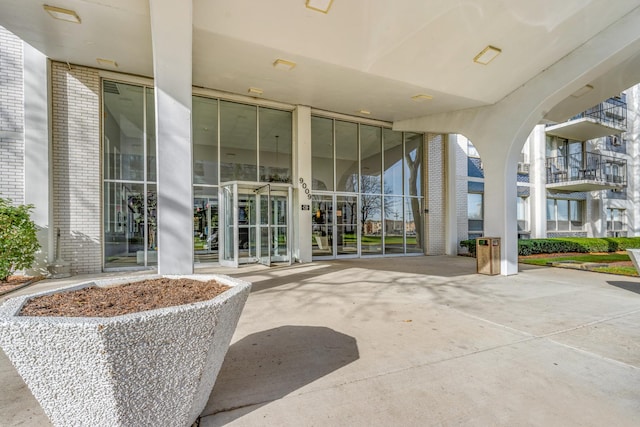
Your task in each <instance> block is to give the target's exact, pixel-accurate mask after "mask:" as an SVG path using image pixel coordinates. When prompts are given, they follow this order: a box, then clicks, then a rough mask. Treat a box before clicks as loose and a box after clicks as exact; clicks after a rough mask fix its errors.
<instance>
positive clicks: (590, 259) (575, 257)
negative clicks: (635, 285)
mask: <svg viewBox="0 0 640 427" xmlns="http://www.w3.org/2000/svg"><path fill="white" fill-rule="evenodd" d="M518 261H519V262H521V263H523V264H530V265H542V266H551V267H562V268H574V269H579V270H588V271H595V272H598V273H609V274H619V275H623V276H638V272H637V271H636V269H635V267H634V266H633V263H632V262H631V260H630V259H629V255H627V253H625V252H613V253H607V252H599V253H591V254H585V253H580V252H574V253H556V254H536V255H527V256H520V257H519V258H518Z"/></svg>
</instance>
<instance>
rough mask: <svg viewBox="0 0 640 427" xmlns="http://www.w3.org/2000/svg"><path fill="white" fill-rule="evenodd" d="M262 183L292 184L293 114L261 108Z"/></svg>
mask: <svg viewBox="0 0 640 427" xmlns="http://www.w3.org/2000/svg"><path fill="white" fill-rule="evenodd" d="M259 113H260V115H259V120H260V181H262V182H291V141H292V137H291V117H292V116H291V112H290V111H281V110H272V109H270V108H260V110H259Z"/></svg>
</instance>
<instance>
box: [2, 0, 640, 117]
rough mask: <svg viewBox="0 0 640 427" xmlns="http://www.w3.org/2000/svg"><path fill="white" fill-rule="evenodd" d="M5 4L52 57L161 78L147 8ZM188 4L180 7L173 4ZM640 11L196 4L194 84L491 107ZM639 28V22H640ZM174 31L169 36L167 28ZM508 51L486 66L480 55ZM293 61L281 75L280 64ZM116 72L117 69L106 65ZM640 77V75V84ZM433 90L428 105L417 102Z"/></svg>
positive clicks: (370, 1)
mask: <svg viewBox="0 0 640 427" xmlns="http://www.w3.org/2000/svg"><path fill="white" fill-rule="evenodd" d="M49 4H51V5H53V6H58V7H63V8H66V9H71V10H74V11H75V12H76V13H77V14H78V15H79V16H80V18H81V20H82V23H81V24H73V23H68V22H64V21H59V20H54V19H52V18H51V17H50V16H49V15H48V14H47V13H46V12H45V11H44V9H43V8H42V3H41V2H36V1H32V0H2V1H0V25H1V26H3V27H5V28H7V29H9V30H10V31H12V32H13V33H15V34H17V35H18V36H20V37H21V38H22V39H23V40H25V41H26V42H28V43H29V44H31V45H32V46H34V47H35V48H37V49H39V50H40V51H42V52H44V53H45V54H46V55H47V56H48V57H50V58H52V59H54V60H60V61H68V62H69V63H72V64H79V65H86V66H91V67H96V68H100V66H99V65H98V64H97V62H96V58H107V59H112V60H114V61H116V62H117V63H118V68H117V70H118V71H120V72H125V73H131V74H136V75H142V76H149V77H152V76H153V64H152V51H151V28H150V19H149V3H148V1H147V0H51V2H50V3H49ZM175 4H176V7H180V4H181V2H180V1H176V2H175ZM639 6H640V0H614V1H611V0H562V1H559V0H536V1H531V0H398V1H394V2H392V1H389V0H334V2H333V6H332V8H331V10H330V11H329V13H328V14H326V15H325V14H322V13H319V12H315V11H312V10H310V9H307V8H306V7H305V0H269V1H256V0H226V1H225V0H194V1H193V9H194V11H193V84H194V85H196V86H202V87H207V88H212V89H217V90H223V91H228V92H233V93H239V94H247V90H248V88H249V87H258V88H261V89H262V90H263V91H264V94H263V97H264V98H266V99H271V100H276V101H282V102H286V103H291V104H302V105H310V106H313V107H316V108H320V109H326V110H329V111H336V112H341V113H345V114H356V112H357V111H358V110H361V109H364V110H368V111H371V116H370V117H372V118H377V119H382V120H388V121H395V120H401V119H407V118H411V117H418V116H424V115H427V114H433V113H439V112H446V111H454V110H460V109H466V108H473V107H478V106H483V105H490V104H493V103H496V102H498V101H500V100H501V99H502V98H504V97H505V96H507V95H508V94H509V93H511V92H513V91H514V90H516V89H517V88H518V87H520V86H522V85H523V84H524V83H526V82H527V81H529V80H530V79H532V78H533V77H534V76H536V75H537V74H539V73H541V72H544V70H545V69H547V68H548V67H549V66H551V65H552V64H554V63H556V62H557V61H561V60H563V58H565V57H566V56H567V55H568V54H569V53H570V52H572V51H573V50H574V49H576V48H578V47H579V46H581V45H582V44H584V43H585V42H586V41H588V40H589V39H591V38H592V37H594V36H596V35H597V34H598V33H599V32H600V31H602V30H604V29H605V28H607V27H608V26H610V25H615V23H616V21H618V20H619V19H621V18H622V17H624V16H625V15H626V14H628V13H630V12H631V11H632V10H634V9H636V8H638V7H639ZM639 25H640V23H639ZM166 30H167V31H171V29H170V28H168V29H166ZM487 45H493V46H497V47H499V48H500V49H502V54H501V55H499V56H498V57H497V58H496V59H495V60H494V61H493V62H492V63H490V64H489V65H486V66H484V65H479V64H476V63H474V62H473V58H474V56H475V55H476V54H478V53H479V52H480V51H481V50H482V49H484V48H485V47H486V46H487ZM277 58H282V59H286V60H291V61H295V62H296V63H297V66H296V67H295V68H294V69H293V70H292V71H281V70H277V69H275V68H274V67H273V66H272V63H273V62H274V61H275V60H276V59H277ZM107 69H109V68H107ZM639 80H640V79H639ZM420 93H426V94H429V95H432V96H433V99H432V100H430V101H424V102H416V101H413V100H412V99H411V97H412V96H414V95H417V94H420Z"/></svg>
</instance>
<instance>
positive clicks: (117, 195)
mask: <svg viewBox="0 0 640 427" xmlns="http://www.w3.org/2000/svg"><path fill="white" fill-rule="evenodd" d="M148 187H149V191H148V193H147V196H146V197H145V193H144V185H143V184H132V183H116V182H105V184H104V233H105V250H104V256H105V267H128V266H132V265H139V266H144V265H145V254H146V256H147V258H148V259H147V265H152V264H155V263H156V262H157V256H156V250H157V242H156V213H157V211H156V200H157V199H156V192H155V186H154V185H148Z"/></svg>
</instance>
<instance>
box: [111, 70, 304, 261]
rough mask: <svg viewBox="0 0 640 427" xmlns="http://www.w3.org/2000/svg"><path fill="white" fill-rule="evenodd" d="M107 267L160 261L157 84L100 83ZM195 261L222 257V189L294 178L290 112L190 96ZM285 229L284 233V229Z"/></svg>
mask: <svg viewBox="0 0 640 427" xmlns="http://www.w3.org/2000/svg"><path fill="white" fill-rule="evenodd" d="M103 110H104V120H103V175H104V191H103V194H104V209H103V212H104V214H103V216H104V242H105V243H104V245H105V247H104V266H105V268H123V267H144V266H152V265H155V264H157V243H156V241H157V239H156V234H157V233H156V232H157V229H156V228H157V224H156V212H157V193H156V137H155V107H154V94H153V88H151V87H145V86H143V85H133V84H126V83H120V82H115V81H108V80H105V81H103ZM192 124H193V128H192V138H193V184H194V188H193V194H194V198H193V234H194V249H193V250H194V254H195V261H196V262H207V261H215V260H217V258H218V244H219V235H220V233H219V230H218V224H219V213H218V205H219V203H218V187H219V184H220V182H224V181H234V180H237V181H251V182H256V181H259V182H286V183H290V182H291V170H292V134H293V132H292V129H293V124H292V113H291V111H284V110H277V109H272V108H264V107H260V106H256V105H247V104H240V103H235V102H229V101H222V100H219V99H212V98H206V97H203V96H193V106H192ZM281 234H282V233H281Z"/></svg>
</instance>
